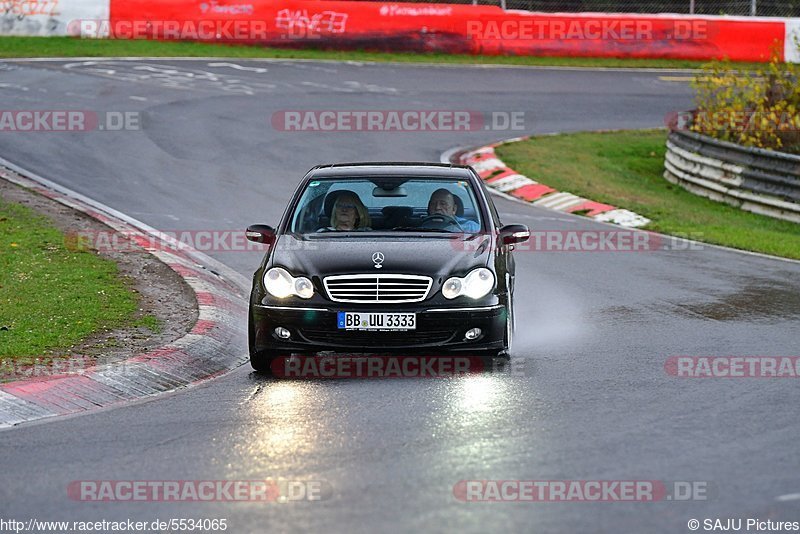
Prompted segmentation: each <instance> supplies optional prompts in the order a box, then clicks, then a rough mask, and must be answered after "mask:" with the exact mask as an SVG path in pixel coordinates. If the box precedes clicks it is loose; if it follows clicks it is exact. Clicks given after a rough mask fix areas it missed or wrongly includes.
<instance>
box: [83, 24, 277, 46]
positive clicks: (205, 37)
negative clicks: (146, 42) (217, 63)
mask: <svg viewBox="0 0 800 534" xmlns="http://www.w3.org/2000/svg"><path fill="white" fill-rule="evenodd" d="M67 35H69V36H72V37H80V38H82V39H105V38H112V39H166V40H192V41H210V40H212V41H219V40H224V41H258V40H261V41H263V40H267V39H268V38H269V37H271V35H270V32H269V26H268V24H267V22H266V21H265V20H230V19H220V20H213V19H211V20H210V19H204V20H198V21H193V20H155V19H150V20H132V19H127V20H115V21H113V22H111V21H109V20H103V19H75V20H72V21H70V22H69V23H68V24H67Z"/></svg>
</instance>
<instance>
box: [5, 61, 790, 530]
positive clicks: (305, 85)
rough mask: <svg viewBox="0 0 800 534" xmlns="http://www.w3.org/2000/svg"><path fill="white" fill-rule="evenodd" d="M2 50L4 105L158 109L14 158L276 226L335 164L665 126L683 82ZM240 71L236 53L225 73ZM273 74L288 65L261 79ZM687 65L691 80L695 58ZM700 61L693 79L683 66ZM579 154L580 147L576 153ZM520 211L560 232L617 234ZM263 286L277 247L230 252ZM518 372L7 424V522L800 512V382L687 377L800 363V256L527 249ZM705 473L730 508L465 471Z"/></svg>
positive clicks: (143, 206)
mask: <svg viewBox="0 0 800 534" xmlns="http://www.w3.org/2000/svg"><path fill="white" fill-rule="evenodd" d="M209 63H214V61H203V60H198V61H170V60H165V61H133V62H129V61H126V62H100V63H88V64H87V63H85V62H81V61H75V62H56V61H50V62H35V63H24V62H22V63H0V98H2V102H3V104H2V107H3V108H4V109H89V110H97V111H140V112H142V129H141V130H139V131H118V132H109V131H94V132H88V133H16V134H11V133H2V134H0V155H2V156H3V157H5V158H6V159H9V160H10V161H12V162H14V163H17V164H19V165H21V166H23V167H25V168H27V169H29V170H31V171H33V172H36V173H38V174H40V175H42V176H44V177H46V178H49V179H51V180H54V181H56V182H58V183H61V184H64V185H67V186H69V187H71V188H72V189H74V190H76V191H78V192H81V193H84V194H86V195H88V196H90V197H92V198H94V199H96V200H99V201H101V202H104V203H106V204H108V205H109V206H111V207H113V208H116V209H118V210H120V211H122V212H124V213H126V214H128V215H131V216H133V217H136V218H138V219H140V220H142V221H144V222H146V223H148V224H150V225H152V226H155V227H157V228H159V229H163V230H189V229H206V230H207V229H215V230H219V229H240V228H243V227H244V226H246V225H247V224H249V223H253V222H265V223H276V222H277V221H278V219H279V217H280V215H281V213H282V211H283V208H284V206H285V204H286V202H287V200H288V199H289V196H290V195H291V192H292V191H293V189H294V187H295V185H296V183H297V181H298V180H299V179H300V177H301V176H302V175H303V173H304V172H305V171H306V170H307V169H308V168H309V167H311V166H312V165H314V164H317V163H320V162H329V161H355V160H425V161H437V160H438V157H439V154H440V153H441V152H442V151H444V150H446V149H448V148H450V147H453V146H456V145H471V144H477V143H480V142H483V141H491V140H494V139H499V138H505V137H511V136H515V135H520V134H522V133H531V132H551V131H574V130H591V129H600V128H637V127H655V126H660V125H662V124H663V118H664V116H665V114H667V113H668V112H670V111H674V110H682V109H687V108H689V107H691V94H690V90H689V88H688V84H686V83H685V82H680V81H669V80H665V79H663V78H662V77H663V76H664V75H665V74H664V73H661V74H659V73H648V72H617V71H599V72H592V71H574V70H557V69H520V68H497V69H492V68H465V67H447V68H434V67H424V66H394V65H381V66H376V65H360V64H335V63H313V62H241V61H238V62H236V65H238V66H240V67H241V66H245V67H248V68H250V69H255V70H241V69H237V68H235V67H231V66H230V65H219V64H217V65H216V66H211V65H209ZM217 63H219V62H217ZM259 69H266V70H265V71H260V70H259ZM670 76H678V78H680V76H681V75H680V73H677V74H676V73H670ZM684 76H685V75H684ZM297 109H316V110H323V109H345V110H348V109H349V110H357V109H358V110H360V109H389V110H392V109H394V110H397V109H460V110H476V111H481V112H485V113H490V112H492V111H509V112H510V111H516V112H520V111H522V112H524V113H525V129H524V131H520V132H518V131H513V132H508V131H486V130H477V131H471V132H467V133H449V134H445V133H416V134H401V133H382V134H376V133H352V132H350V133H344V132H340V133H316V132H313V133H298V132H281V131H277V130H276V129H274V128H273V127H272V126H271V123H270V118H271V116H272V114H273V113H274V112H276V111H279V110H297ZM565 156H566V157H568V155H565ZM496 203H497V205H498V208H499V210H500V212H501V215H502V218H503V220H504V222H521V223H525V224H528V225H529V226H531V227H532V228H533V229H536V230H546V229H556V230H570V229H576V230H582V229H595V230H596V229H601V228H603V227H602V226H601V225H599V224H597V223H593V222H590V221H587V220H584V219H580V218H577V217H571V216H567V215H561V214H557V213H555V212H548V211H545V210H540V209H535V208H531V207H529V206H523V205H520V204H518V203H512V202H510V201H507V200H504V199H497V200H496ZM212 255H213V256H215V257H216V258H217V259H219V260H221V261H223V262H225V263H226V264H228V265H230V266H232V267H233V268H235V269H236V270H237V271H239V272H241V273H242V274H244V275H246V276H248V277H249V275H250V274H251V273H252V270H253V269H254V268H255V265H256V263H257V261H258V256H257V255H255V254H253V253H245V252H216V253H212ZM517 270H518V275H517V276H518V279H517V303H516V305H517V310H516V313H517V325H518V331H517V336H516V339H515V347H514V351H513V353H514V354H513V358H514V361H515V362H516V367H514V368H512V369H513V372H503V373H486V374H483V375H478V376H469V377H465V378H458V379H441V380H423V379H419V380H410V379H404V380H353V381H331V382H288V381H275V380H271V379H266V378H262V377H259V376H255V375H254V374H252V373H251V372H250V369H249V368H245V367H242V368H240V369H238V370H236V371H234V372H232V373H230V374H228V375H226V376H224V377H221V378H219V379H216V380H213V381H211V382H208V383H206V384H204V385H201V386H198V387H194V388H191V389H189V390H187V391H182V392H178V393H175V394H171V395H167V396H164V397H160V398H158V399H156V400H152V401H150V402H143V403H137V404H134V405H131V406H126V407H123V408H117V409H113V410H105V411H101V412H97V413H93V414H89V415H84V416H79V417H71V418H65V419H61V420H57V421H48V422H43V423H38V424H31V425H23V426H21V427H18V428H14V429H10V430H7V431H3V432H0V443H2V452H3V454H2V457H1V458H2V459H1V460H0V472H2V473H3V484H2V485H0V518H16V519H24V520H27V519H28V518H31V517H36V518H40V519H54V520H56V519H58V520H76V521H77V520H98V519H125V518H134V519H139V520H148V521H152V520H153V519H162V520H167V519H170V518H173V517H178V518H179V517H192V518H197V517H204V518H227V519H228V523H229V525H230V527H229V531H231V532H256V531H264V530H267V529H270V530H277V531H288V530H300V529H308V528H313V529H326V530H332V531H337V532H338V531H344V532H374V531H378V532H389V531H392V532H394V531H403V532H409V531H420V530H424V531H453V530H460V531H466V532H481V531H487V530H491V531H502V530H505V529H508V530H511V531H522V530H524V531H533V532H688V529H687V527H686V524H687V520H689V519H690V518H698V519H701V520H702V519H704V518H717V517H720V518H730V517H735V518H748V517H753V518H761V519H772V520H794V521H797V520H800V501H798V500H778V499H777V497H779V496H782V495H787V494H794V493H798V492H800V473H799V472H798V470H797V467H798V453H797V438H798V431H799V428H798V423H797V417H796V407H797V406H798V401H800V391H798V387H797V382H796V381H795V380H792V379H780V380H779V379H774V380H770V379H740V380H734V379H729V380H710V379H705V380H703V379H695V380H690V379H679V378H675V377H671V376H669V375H668V374H667V373H666V372H665V370H664V363H665V361H666V359H667V358H668V357H669V356H673V355H707V356H717V355H775V356H780V355H790V356H791V355H798V352H799V351H798V345H799V343H798V341H799V340H800V264H797V263H789V262H783V261H777V260H771V259H765V258H761V257H757V256H752V255H744V254H739V253H734V252H730V251H724V250H719V249H714V248H710V247H705V248H703V249H702V250H674V251H660V252H648V253H594V254H592V253H575V252H571V253H555V252H539V253H532V252H526V251H520V252H518V254H517ZM264 477H273V478H277V477H283V478H287V479H299V480H318V481H324V482H325V484H326V485H327V486H328V487H329V488H330V492H329V495H327V498H326V499H325V500H323V501H321V502H298V503H289V504H262V503H152V502H150V503H85V502H75V501H72V500H70V499H69V498H68V496H67V491H66V488H67V485H68V484H69V482H70V481H73V480H98V479H103V480H109V479H113V480H129V479H133V480H151V479H155V480H186V479H189V480H209V479H211V480H219V479H234V480H244V479H247V480H250V479H259V478H264ZM473 479H479V480H480V479H494V480H513V479H522V480H532V479H536V480H541V479H551V480H664V481H675V480H679V481H703V482H708V483H709V486H710V487H711V488H712V491H711V492H710V493H711V494H710V496H709V498H708V500H706V501H695V502H670V501H668V502H659V503H463V502H460V501H458V500H457V499H455V498H454V496H453V486H454V485H455V484H456V483H457V482H458V481H460V480H473Z"/></svg>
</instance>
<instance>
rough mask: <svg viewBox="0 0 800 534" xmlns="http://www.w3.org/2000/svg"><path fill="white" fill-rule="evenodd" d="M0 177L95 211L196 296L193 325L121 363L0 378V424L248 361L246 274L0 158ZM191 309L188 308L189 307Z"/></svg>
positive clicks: (203, 376) (84, 407) (104, 402)
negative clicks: (15, 378) (9, 379)
mask: <svg viewBox="0 0 800 534" xmlns="http://www.w3.org/2000/svg"><path fill="white" fill-rule="evenodd" d="M0 165H2V167H0V178H2V179H5V180H8V181H10V182H13V183H15V184H17V185H20V186H22V187H25V188H27V189H30V190H33V191H35V192H37V193H39V194H41V195H44V196H46V197H48V198H51V199H53V200H55V201H57V202H60V203H61V204H64V205H66V206H69V207H71V208H74V209H76V210H78V211H80V212H82V213H85V214H87V215H89V216H90V217H93V218H95V219H97V220H99V221H101V222H103V223H105V224H106V225H108V226H109V227H111V228H112V229H114V230H116V231H119V232H121V233H122V234H123V235H125V236H126V237H127V236H131V238H132V239H133V240H134V241H136V242H138V243H139V244H140V245H142V247H143V248H144V249H145V250H147V251H148V252H150V253H151V254H153V255H154V256H156V257H157V258H158V259H160V260H161V261H162V262H164V263H166V264H167V265H168V266H169V267H170V268H172V269H173V270H174V271H175V272H177V273H178V274H179V275H180V276H181V277H182V278H183V279H184V280H185V281H186V282H187V283H188V284H189V286H190V287H191V288H192V290H193V291H194V292H195V294H196V296H197V303H198V306H199V316H198V320H197V323H196V324H195V325H194V327H193V328H192V330H191V331H190V332H189V333H188V334H186V335H185V336H183V337H181V338H180V339H177V340H175V341H173V342H172V343H169V344H168V345H166V346H164V347H161V348H160V349H157V350H152V351H149V352H146V353H144V354H139V355H137V356H135V357H133V358H129V359H127V360H124V361H120V362H115V363H110V364H105V365H98V366H90V367H86V368H84V369H80V370H78V371H76V372H72V373H66V374H62V375H57V376H47V377H36V378H31V379H25V380H19V381H15V382H7V383H4V384H0V428H3V427H9V426H13V425H16V424H19V423H23V422H27V421H33V420H36V419H42V418H45V417H53V416H57V415H67V414H74V413H80V412H85V411H88V410H93V409H97V408H100V407H105V406H109V405H114V404H118V403H124V402H128V401H131V400H135V399H140V398H143V397H148V396H151V395H157V394H159V393H164V392H167V391H171V390H174V389H177V388H181V387H185V386H189V385H192V384H195V383H198V382H200V381H203V380H207V379H209V378H213V377H215V376H218V375H220V374H222V373H224V372H226V371H228V370H231V369H233V368H235V367H238V366H239V365H241V364H242V363H244V362H245V361H246V360H247V347H246V339H247V335H246V331H245V326H244V325H245V324H246V317H247V300H248V294H249V283H248V281H247V279H246V278H245V277H244V276H242V275H240V274H239V273H237V272H236V271H234V270H232V269H230V268H229V267H227V266H225V265H223V264H222V263H220V262H218V261H217V260H214V259H213V258H211V257H209V256H207V255H205V254H203V253H200V252H198V251H196V250H194V249H192V248H190V247H188V246H187V245H186V244H185V243H180V242H178V241H176V240H175V239H174V238H171V237H170V236H167V235H165V234H162V233H160V232H158V231H157V230H155V229H154V228H151V227H149V226H147V225H145V224H144V223H142V222H140V221H137V220H135V219H132V218H131V217H128V216H127V215H124V214H122V213H120V212H118V211H116V210H114V209H112V208H109V207H107V206H104V205H102V204H100V203H98V202H96V201H94V200H92V199H89V198H87V197H85V196H83V195H80V194H79V193H76V192H74V191H71V190H69V189H67V188H64V187H62V186H60V185H58V184H55V183H53V182H50V181H49V180H46V179H44V178H41V177H38V176H36V175H34V174H32V173H29V172H27V171H25V170H24V169H21V168H19V167H17V166H16V165H14V164H12V163H10V162H8V161H5V160H3V159H2V158H0ZM189 311H190V310H187V312H189Z"/></svg>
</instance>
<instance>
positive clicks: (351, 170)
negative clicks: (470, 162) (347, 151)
mask: <svg viewBox="0 0 800 534" xmlns="http://www.w3.org/2000/svg"><path fill="white" fill-rule="evenodd" d="M373 176H408V177H420V178H456V179H461V180H465V179H471V178H473V177H474V175H473V174H472V171H471V169H470V168H469V167H467V166H464V165H450V164H447V163H416V162H367V163H334V164H329V165H317V166H316V167H314V168H312V169H311V170H310V171H308V174H307V177H308V178H309V179H311V178H334V177H347V178H356V177H373Z"/></svg>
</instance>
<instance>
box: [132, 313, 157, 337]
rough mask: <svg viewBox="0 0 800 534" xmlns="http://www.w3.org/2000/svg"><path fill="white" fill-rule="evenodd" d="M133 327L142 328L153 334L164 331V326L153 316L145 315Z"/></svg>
mask: <svg viewBox="0 0 800 534" xmlns="http://www.w3.org/2000/svg"><path fill="white" fill-rule="evenodd" d="M133 326H143V327H144V328H147V329H148V330H150V331H151V332H152V333H154V334H160V333H161V332H162V331H163V330H164V325H163V324H161V321H159V319H158V317H156V316H155V315H145V316H143V317H141V318H139V319H138V320H137V321H136V322H135V323H133Z"/></svg>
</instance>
